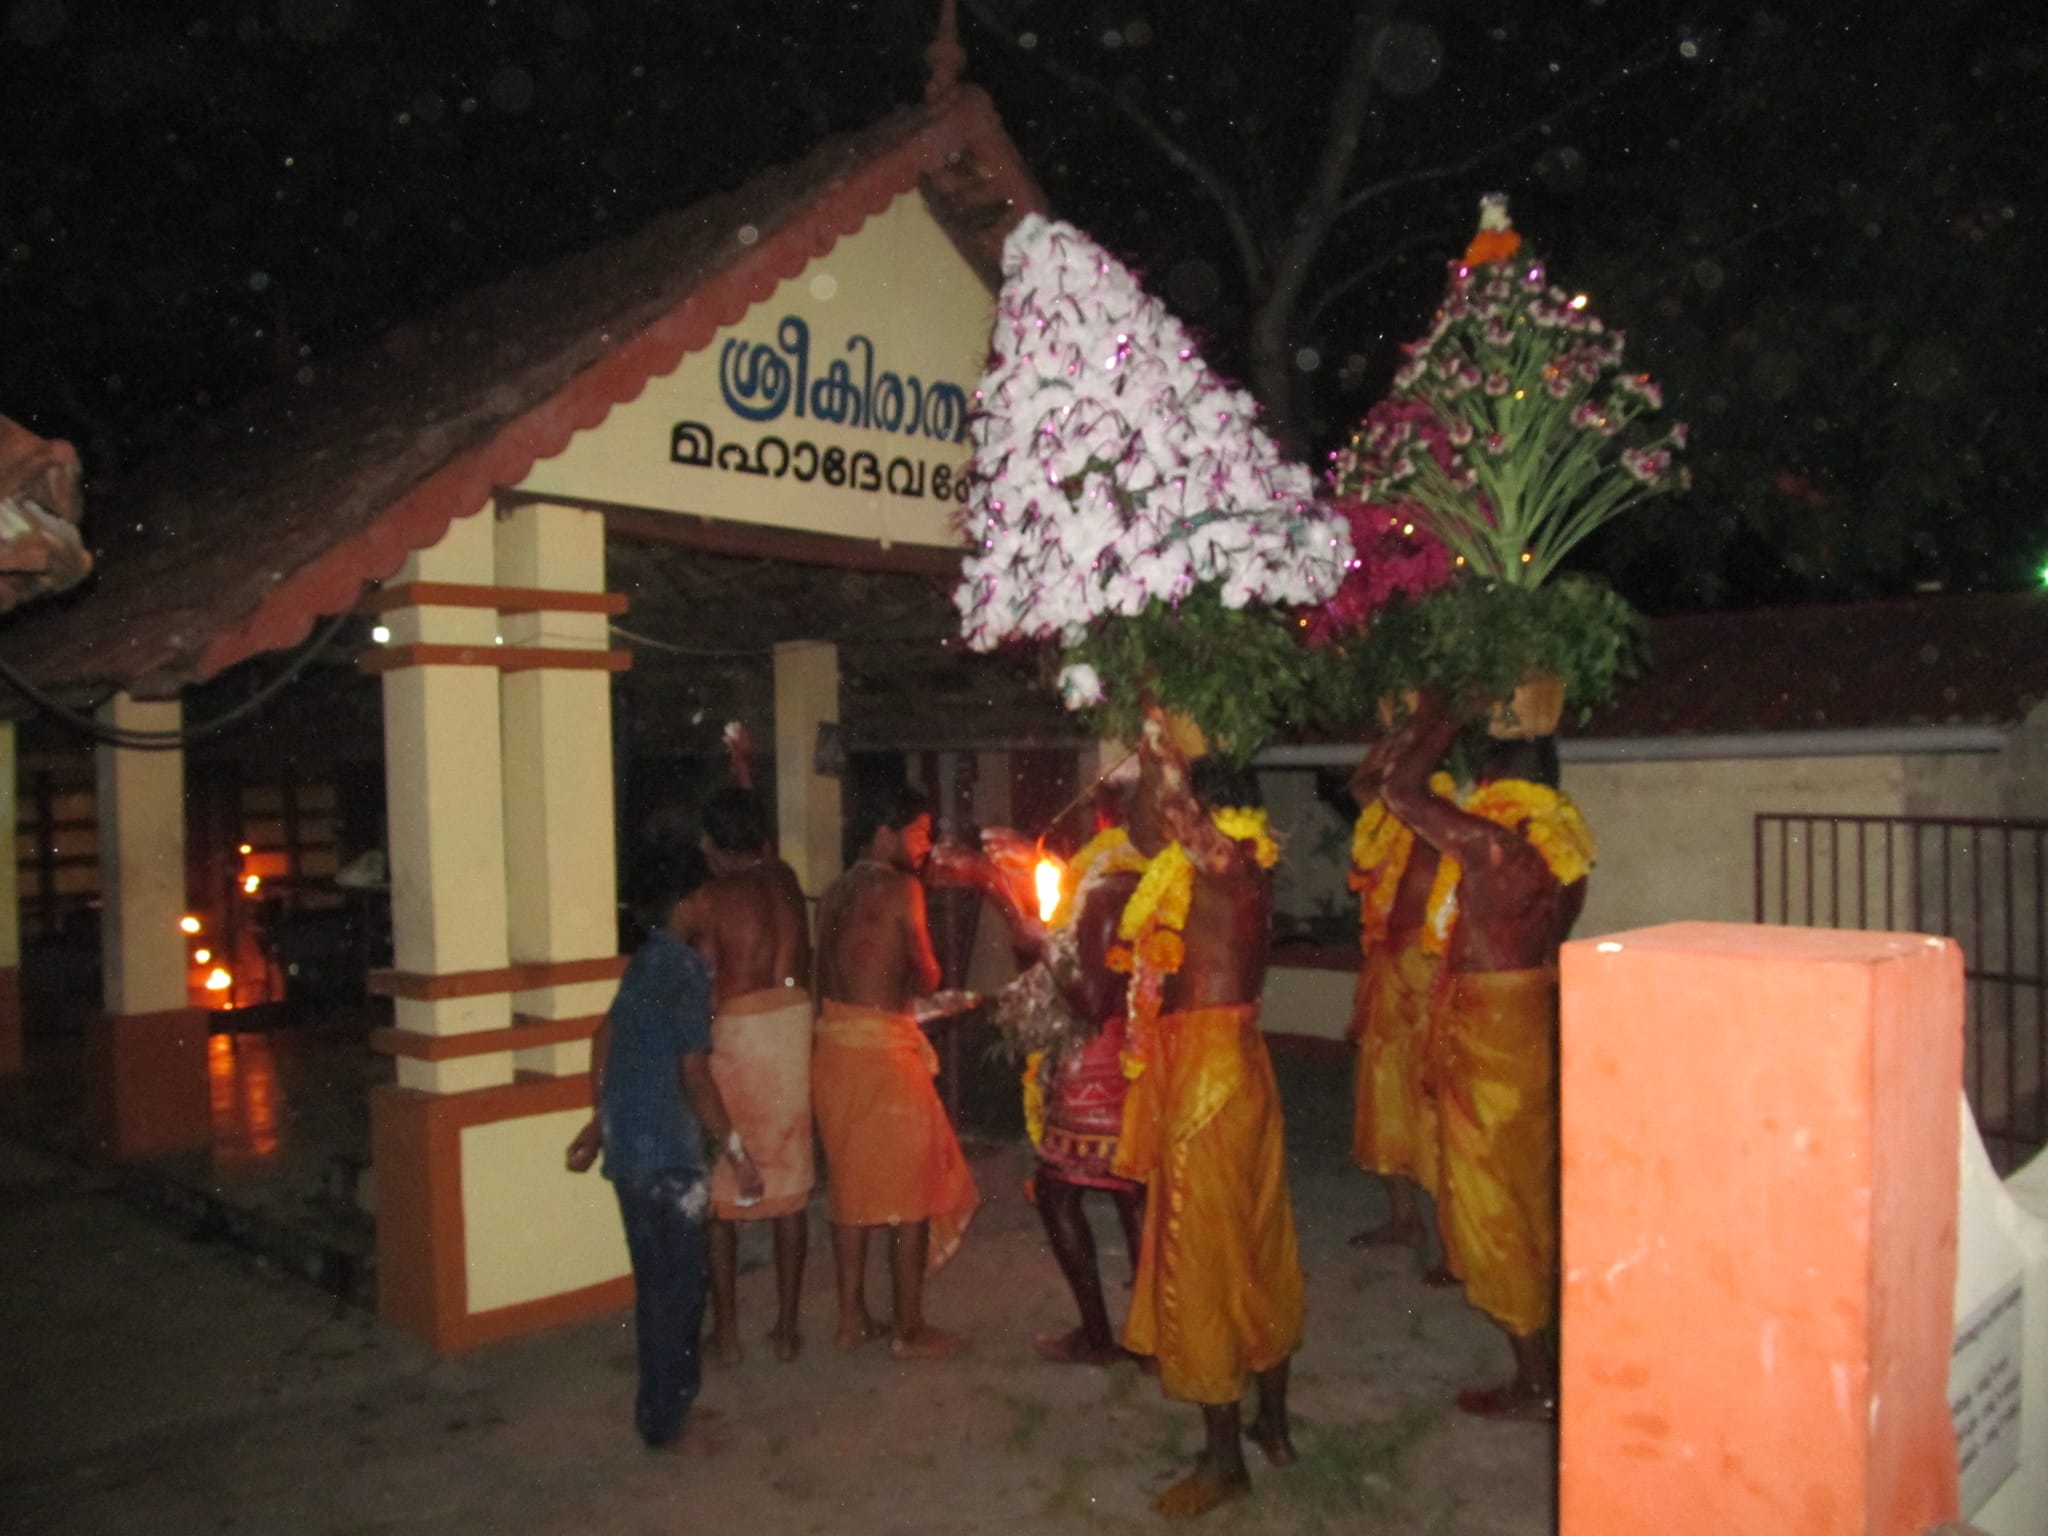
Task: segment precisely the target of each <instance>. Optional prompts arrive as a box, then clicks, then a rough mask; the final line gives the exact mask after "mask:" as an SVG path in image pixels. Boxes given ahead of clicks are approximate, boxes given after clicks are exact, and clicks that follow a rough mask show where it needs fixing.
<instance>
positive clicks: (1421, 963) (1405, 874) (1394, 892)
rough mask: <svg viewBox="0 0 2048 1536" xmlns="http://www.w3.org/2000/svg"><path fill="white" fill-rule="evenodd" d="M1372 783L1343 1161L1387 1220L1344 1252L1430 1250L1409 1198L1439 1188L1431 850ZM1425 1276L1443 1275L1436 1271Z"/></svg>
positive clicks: (1358, 788)
mask: <svg viewBox="0 0 2048 1536" xmlns="http://www.w3.org/2000/svg"><path fill="white" fill-rule="evenodd" d="M1377 780H1378V774H1377V771H1376V770H1375V771H1374V772H1373V773H1372V774H1371V776H1370V781H1369V782H1361V781H1360V780H1354V781H1353V783H1352V785H1351V788H1352V791H1353V797H1354V798H1355V799H1356V800H1357V801H1358V808H1359V813H1360V819H1361V824H1362V825H1368V824H1369V825H1370V826H1371V830H1373V831H1374V832H1375V833H1377V834H1378V835H1376V836H1374V837H1373V838H1372V841H1373V842H1374V844H1375V845H1377V847H1378V849H1379V855H1380V858H1381V859H1382V860H1383V861H1384V862H1383V863H1382V864H1381V865H1380V867H1377V868H1373V869H1365V870H1359V871H1357V872H1356V874H1355V877H1354V878H1355V879H1359V880H1363V881H1364V882H1365V890H1364V900H1363V902H1362V903H1361V911H1360V915H1359V920H1360V925H1361V926H1360V933H1359V940H1360V947H1361V949H1362V952H1363V955H1362V960H1363V963H1362V964H1361V965H1360V967H1359V972H1358V986H1357V990H1356V995H1355V997H1354V998H1353V1001H1352V1012H1351V1035H1352V1038H1353V1039H1354V1040H1355V1041H1356V1042H1357V1044H1358V1063H1357V1076H1356V1078H1355V1080H1354V1083H1353V1087H1354V1094H1353V1109H1352V1129H1351V1155H1352V1160H1353V1161H1355V1162H1356V1163H1357V1164H1358V1166H1359V1167H1361V1168H1363V1169H1365V1170H1366V1171H1367V1172H1368V1173H1376V1174H1378V1175H1379V1176H1380V1180H1381V1182H1382V1183H1383V1184H1384V1186H1385V1188H1386V1191H1387V1219H1386V1220H1385V1221H1384V1222H1382V1223H1380V1225H1378V1226H1376V1227H1370V1228H1368V1229H1367V1230H1365V1231H1363V1232H1360V1233H1357V1234H1356V1235H1354V1236H1353V1237H1352V1239H1351V1246H1352V1247H1354V1248H1372V1247H1379V1246H1382V1245H1387V1246H1402V1247H1408V1248H1412V1249H1414V1250H1415V1251H1416V1252H1417V1253H1421V1252H1423V1251H1425V1250H1426V1249H1427V1248H1428V1246H1429V1230H1428V1228H1427V1226H1426V1225H1425V1224H1424V1222H1423V1219H1422V1211H1421V1207H1420V1204H1419V1198H1418V1193H1417V1191H1418V1188H1420V1189H1423V1190H1428V1191H1429V1192H1430V1193H1431V1194H1432V1195H1434V1194H1435V1192H1436V1184H1437V1129H1436V1100H1435V1089H1434V1087H1433V1086H1432V1085H1431V1084H1430V1083H1429V1081H1428V1072H1427V1067H1428V1060H1427V1057H1428V1045H1429V1020H1430V1003H1431V1000H1432V996H1433V994H1434V992H1435V990H1436V982H1437V977H1438V974H1439V972H1440V971H1441V969H1442V964H1443V956H1442V954H1441V952H1440V946H1436V945H1432V944H1431V943H1430V942H1429V940H1428V939H1427V937H1426V934H1427V923H1426V918H1427V915H1428V914H1427V906H1428V901H1429V891H1430V886H1431V885H1432V883H1433V882H1434V881H1435V879H1436V870H1437V853H1436V849H1434V848H1432V847H1431V846H1430V845H1429V844H1428V843H1426V842H1424V841H1422V840H1421V839H1419V838H1417V837H1416V836H1415V834H1414V833H1413V832H1412V831H1410V830H1409V829H1408V828H1407V826H1406V825H1405V824H1404V823H1402V822H1401V821H1400V820H1399V818H1397V817H1396V816H1395V815H1394V813H1393V812H1392V811H1391V810H1390V809H1389V808H1388V807H1387V804H1386V802H1385V801H1384V800H1382V799H1381V798H1380V796H1379V791H1378V788H1377V787H1376V786H1377ZM1388 886H1391V887H1392V889H1391V892H1389V891H1388V890H1387V887H1388ZM1431 1278H1432V1279H1433V1280H1447V1279H1448V1278H1449V1276H1448V1274H1447V1272H1444V1271H1442V1270H1436V1271H1432V1275H1431Z"/></svg>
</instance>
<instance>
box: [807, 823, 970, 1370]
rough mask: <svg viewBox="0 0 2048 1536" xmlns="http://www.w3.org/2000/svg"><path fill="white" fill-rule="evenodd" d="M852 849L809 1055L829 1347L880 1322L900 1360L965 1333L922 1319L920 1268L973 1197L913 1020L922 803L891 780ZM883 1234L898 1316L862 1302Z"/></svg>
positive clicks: (824, 926)
mask: <svg viewBox="0 0 2048 1536" xmlns="http://www.w3.org/2000/svg"><path fill="white" fill-rule="evenodd" d="M856 830H857V831H862V830H864V831H865V834H866V835H865V837H864V838H863V840H862V841H861V843H860V844H859V846H860V848H861V855H860V857H859V858H858V859H857V860H856V861H855V862H854V865H853V867H852V868H851V869H849V870H848V871H847V872H846V873H845V874H844V875H842V876H840V878H839V879H838V880H837V881H836V882H834V884H833V886H832V888H831V890H829V891H828V892H826V894H825V901H824V906H823V908H822V909H821V910H820V912H819V915H818V998H819V1015H818V1024H817V1041H818V1043H817V1050H816V1053H815V1055H814V1056H813V1058H812V1066H811V1085H812V1099H813V1102H814V1104H815V1106H816V1109H817V1115H818V1131H819V1134H820V1136H821V1137H822V1138H823V1140H824V1143H825V1160H826V1163H827V1165H828V1168H829V1171H830V1173H831V1204H830V1207H829V1214H830V1217H831V1221H832V1260H833V1270H834V1274H835V1276H836V1279H837V1282H838V1292H839V1329H838V1333H837V1336H836V1337H835V1339H834V1341H833V1342H834V1343H835V1344H836V1345H837V1346H838V1347H839V1348H840V1349H857V1348H859V1347H860V1346H861V1345H862V1344H864V1343H866V1342H867V1341H868V1340H870V1339H874V1338H879V1337H881V1336H882V1334H883V1333H884V1332H885V1331H887V1332H888V1333H889V1335H890V1342H889V1351H890V1353H891V1354H893V1355H895V1356H896V1357H897V1358H899V1359H922V1358H932V1357H937V1356H943V1355H951V1354H956V1353H958V1352H959V1351H960V1350H961V1349H963V1348H964V1347H965V1346H966V1340H965V1339H962V1338H960V1337H959V1336H958V1335H955V1334H951V1333H947V1332H945V1331H943V1330H942V1329H938V1328H934V1327H933V1326H932V1325H931V1324H930V1323H928V1322H927V1321H925V1316H924V1282H925V1276H926V1275H927V1274H928V1273H929V1272H931V1271H935V1270H937V1269H938V1267H939V1266H940V1265H942V1264H943V1263H945V1262H946V1260H947V1259H949V1258H951V1257H952V1256H953V1253H954V1252H955V1250H956V1249H958V1247H959V1246H960V1238H961V1235H962V1233H964V1232H965V1231H966V1228H967V1223H968V1221H969V1219H970V1218H971V1217H972V1216H973V1214H974V1210H975V1207H976V1206H977V1205H979V1204H980V1201H981V1197H980V1195H979V1193H978V1192H977V1191H976V1189H975V1187H974V1177H973V1175H972V1174H971V1173H970V1172H969V1171H968V1168H967V1162H966V1159H965V1158H964V1157H962V1156H961V1152H960V1143H959V1140H958V1139H957V1138H956V1137H955V1136H954V1134H953V1127H952V1124H951V1122H949V1121H948V1120H947V1118H946V1111H945V1108H944V1106H943V1105H941V1104H940V1103H939V1096H938V1094H937V1093H936V1092H935V1091H934V1090H933V1087H932V1076H933V1074H934V1073H936V1072H937V1071H938V1057H937V1055H936V1054H935V1053H934V1052H933V1050H932V1047H931V1043H930V1042H929V1041H928V1040H926V1039H925V1036H924V1031H923V1030H921V1029H920V1028H919V1027H918V1023H917V1020H916V1018H915V1017H914V1016H913V1015H912V1012H911V1006H912V1003H913V1001H914V1000H915V999H916V998H918V997H921V996H925V995H927V994H929V993H930V992H931V990H932V989H933V988H934V987H935V986H937V985H938V981H939V963H938V959H937V957H936V956H935V955H934V954H933V953H932V941H931V933H930V930H929V929H928V928H927V926H926V923H925V900H924V888H923V886H921V885H920V884H919V883H918V880H917V875H916V870H917V869H918V867H919V866H920V865H921V864H922V863H923V862H924V860H925V857H926V855H927V854H929V853H930V851H931V843H932V813H931V805H930V803H929V802H928V801H927V800H926V799H925V798H924V796H923V795H922V794H920V793H919V792H918V791H916V790H914V789H912V788H911V787H910V786H908V785H904V786H901V787H900V788H899V789H898V791H897V792H896V793H895V795H894V796H893V798H892V799H891V801H890V802H889V803H888V804H887V805H886V806H885V807H884V808H883V810H882V813H881V814H880V815H879V816H875V817H874V818H873V820H872V822H871V824H869V825H868V826H867V827H866V828H864V829H862V828H858V827H857V828H856ZM876 1227H887V1228H889V1232H890V1274H891V1277H892V1282H893V1284H892V1290H893V1292H894V1298H893V1299H894V1302H895V1317H894V1320H893V1323H892V1325H891V1326H890V1327H889V1328H888V1329H887V1330H885V1329H884V1328H883V1326H882V1324H881V1323H879V1322H877V1321H876V1320H875V1318H874V1317H873V1316H871V1315H870V1314H869V1312H868V1309H867V1297H866V1279H867V1250H868V1233H869V1232H870V1231H871V1230H872V1229H874V1228H876Z"/></svg>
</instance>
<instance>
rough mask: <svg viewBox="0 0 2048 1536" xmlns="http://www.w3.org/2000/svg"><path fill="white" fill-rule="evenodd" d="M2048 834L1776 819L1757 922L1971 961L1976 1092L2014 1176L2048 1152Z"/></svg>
mask: <svg viewBox="0 0 2048 1536" xmlns="http://www.w3.org/2000/svg"><path fill="white" fill-rule="evenodd" d="M2044 849H2048V821H2005V820H1992V819H1984V818H1971V817H1940V816H1848V815H1828V814H1824V813H1814V814H1806V813H1798V812H1776V811H1773V812H1764V813H1762V814H1760V815H1758V816H1757V818H1756V822H1755V829H1754V854H1755V875H1756V920H1757V921H1758V922H1759V923H1776V924H1785V925H1791V926H1796V927H1823V928H1861V929H1891V930H1898V931H1901V932H1907V933H1931V934H1940V935H1943V936H1945V937H1948V938H1952V939H1954V940H1955V941H1956V942H1957V943H1958V944H1960V945H1961V946H1962V949H1963V965H1964V976H1965V984H1964V997H1965V1005H1964V1006H1965V1016H1964V1036H1963V1040H1964V1056H1963V1084H1964V1087H1965V1089H1966V1091H1967V1092H1968V1094H1969V1098H1970V1107H1971V1109H1972V1110H1973V1111H1974V1112H1975V1113H1976V1116H1977V1125H1978V1128H1979V1130H1980V1131H1981V1132H1982V1133H1983V1136H1984V1143H1985V1146H1986V1148H1987V1149H1988V1150H1989V1152H1990V1153H1991V1157H1992V1160H1993V1161H1994V1162H1995V1163H1996V1164H1997V1166H1998V1168H1999V1170H2000V1172H2002V1173H2003V1172H2009V1171H2011V1170H2012V1169H2013V1168H2016V1167H2018V1166H2019V1165H2020V1164H2021V1163H2023V1162H2025V1161H2026V1160H2027V1159H2028V1158H2030V1157H2031V1156H2033V1154H2034V1153H2035V1152H2037V1151H2039V1150H2040V1149H2041V1147H2042V1146H2043V1145H2044V1144H2048V1092H2044V1080H2043V1062H2044V1057H2048V963H2044V947H2048V903H2044V899H2043V898H2044V894H2048V886H2044V879H2048V876H2044V868H2043V852H2044Z"/></svg>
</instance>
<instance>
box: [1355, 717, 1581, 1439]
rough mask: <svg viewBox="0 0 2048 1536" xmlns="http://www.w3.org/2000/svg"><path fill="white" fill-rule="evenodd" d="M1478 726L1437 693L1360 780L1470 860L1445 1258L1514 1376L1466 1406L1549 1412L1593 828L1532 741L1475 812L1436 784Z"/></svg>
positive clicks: (1492, 754) (1458, 929)
mask: <svg viewBox="0 0 2048 1536" xmlns="http://www.w3.org/2000/svg"><path fill="white" fill-rule="evenodd" d="M1466 723H1467V722H1466V720H1465V719H1464V718H1461V717H1460V716H1459V715H1458V714H1457V713H1454V712H1453V711H1451V710H1449V709H1447V708H1445V707H1444V705H1443V704H1442V703H1441V701H1439V700H1436V699H1434V698H1431V697H1428V696H1425V697H1424V698H1423V700H1422V701H1421V703H1420V705H1419V706H1418V708H1417V709H1416V711H1415V713H1414V715H1413V717H1412V718H1411V719H1410V720H1409V722H1408V724H1407V725H1406V726H1405V727H1403V729H1401V730H1400V731H1399V732H1397V733H1396V734H1395V735H1394V736H1393V737H1391V738H1389V740H1388V741H1387V742H1385V743H1384V744H1383V745H1382V746H1381V747H1380V748H1376V749H1375V750H1374V752H1373V754H1372V755H1371V756H1369V757H1368V758H1367V760H1366V763H1365V764H1364V765H1363V766H1362V767H1361V769H1360V773H1359V778H1358V781H1357V783H1358V787H1359V789H1360V790H1361V792H1366V791H1370V790H1372V789H1374V788H1377V790H1378V792H1379V793H1380V794H1381V795H1382V796H1383V797H1384V798H1385V800H1386V802H1387V804H1388V806H1389V807H1391V808H1392V809H1393V811H1394V813H1395V814H1396V815H1397V816H1399V817H1400V818H1401V819H1402V820H1403V821H1405V822H1406V823H1407V824H1408V825H1409V826H1410V827H1411V828H1413V829H1414V832H1415V835H1416V836H1417V837H1418V838H1421V839H1422V840H1423V841H1425V842H1427V843H1428V844H1429V845H1430V846H1431V847H1433V848H1435V849H1436V850H1437V852H1438V854H1439V855H1440V856H1442V857H1444V858H1447V859H1455V860H1457V861H1458V864H1459V866H1460V878H1459V881H1458V886H1457V916H1456V926H1455V928H1454V929H1453V931H1452V934H1451V940H1450V947H1449V953H1448V962H1447V963H1448V965H1449V967H1450V987H1449V989H1448V992H1447V994H1446V996H1445V997H1444V1000H1443V1002H1442V1005H1441V1008H1440V1011H1439V1013H1438V1015H1437V1018H1436V1022H1435V1031H1434V1034H1435V1040H1434V1044H1433V1047H1432V1052H1431V1054H1432V1066H1431V1077H1432V1080H1433V1082H1434V1084H1435V1086H1436V1091H1437V1117H1438V1128H1439V1144H1440V1148H1441V1162H1440V1194H1439V1197H1438V1217H1437V1220H1438V1226H1439V1227H1440V1229H1441V1231H1442V1234H1443V1239H1444V1257H1445V1261H1446V1263H1447V1264H1448V1265H1449V1267H1450V1269H1451V1271H1452V1272H1453V1273H1454V1274H1456V1275H1457V1276H1458V1277H1459V1278H1460V1279H1462V1280H1463V1281H1464V1282H1465V1293H1466V1296H1467V1297H1468V1298H1469V1299H1470V1300H1471V1302H1472V1304H1473V1305H1474V1306H1476V1307H1478V1308H1480V1309H1481V1310H1482V1311H1484V1312H1485V1313H1486V1314H1487V1315H1488V1316H1490V1317H1491V1318H1493V1320H1494V1321H1495V1322H1496V1323H1498V1324H1499V1325H1500V1327H1501V1329H1502V1331H1504V1332H1505V1333H1506V1334H1507V1336H1508V1342H1509V1344H1510V1346H1511V1347H1512V1348H1513V1351H1514V1357H1515V1375H1514V1378H1513V1379H1512V1380H1511V1381H1509V1382H1508V1383H1507V1384H1506V1385H1504V1386H1501V1387H1496V1388H1489V1389H1487V1390H1484V1391H1471V1392H1461V1393H1460V1394H1459V1395H1458V1406H1459V1407H1460V1408H1462V1409H1464V1410H1465V1411H1466V1412H1468V1413H1475V1414H1479V1415H1482V1416H1484V1417H1487V1418H1514V1419H1545V1420H1547V1419H1553V1418H1555V1417H1556V1413H1557V1366H1556V1362H1555V1360H1554V1358H1553V1356H1552V1353H1551V1348H1550V1338H1549V1330H1550V1327H1551V1324H1552V1323H1553V1322H1554V1321H1555V1320H1556V1315H1557V1252H1558V1219H1557V1171H1558V1167H1557V1039H1556V1036H1557V951H1558V946H1559V944H1561V943H1562V942H1563V940H1564V938H1565V935H1566V934H1567V933H1568V932H1569V931H1570V929H1571V925H1572V923H1573V922H1574V921H1575V920H1576V919H1577V917H1578V914H1579V909H1580V907H1581V906H1582V905H1583V904H1584V901H1585V880H1584V871H1585V867H1586V866H1587V865H1588V864H1589V863H1590V861H1591V854H1592V847H1591V838H1590V836H1588V835H1587V834H1586V832H1585V826H1584V823H1583V821H1580V820H1579V819H1578V814H1577V812H1576V810H1574V809H1572V807H1571V803H1570V801H1568V800H1565V799H1564V798H1563V797H1562V796H1560V795H1558V794H1557V793H1556V792H1555V791H1554V790H1551V789H1549V788H1548V787H1547V786H1544V785H1542V784H1540V783H1538V782H1535V780H1536V778H1537V776H1538V774H1539V773H1540V769H1538V768H1536V767H1535V766H1534V765H1533V762H1532V759H1533V758H1534V757H1535V756H1536V755H1537V749H1536V747H1535V745H1534V744H1533V743H1529V742H1504V743H1496V744H1494V746H1493V747H1492V748H1491V749H1490V750H1489V752H1488V755H1487V759H1486V761H1485V762H1484V763H1483V764H1482V767H1481V770H1480V774H1479V780H1480V789H1479V791H1478V792H1477V793H1476V794H1475V795H1474V796H1473V797H1472V799H1471V800H1470V801H1468V804H1469V805H1470V806H1471V807H1472V808H1473V809H1460V808H1459V806H1458V805H1456V804H1454V803H1453V802H1452V801H1450V800H1448V799H1445V798H1444V797H1442V796H1440V795H1437V794H1434V793H1432V792H1431V790H1430V788H1429V776H1430V773H1431V771H1432V770H1434V769H1435V768H1436V766H1437V765H1438V764H1439V763H1440V762H1441V761H1442V760H1443V757H1444V754H1445V752H1447V751H1448V750H1449V748H1450V746H1451V743H1452V741H1453V740H1455V738H1456V737H1457V734H1458V732H1459V731H1460V730H1461V729H1462V728H1463V726H1464V725H1465V724H1466ZM1375 779H1379V780H1381V782H1379V783H1378V784H1377V785H1375V783H1374V780H1375ZM1490 788H1491V789H1492V790H1494V791H1495V792H1494V793H1492V794H1491V797H1490V798H1489V789H1490ZM1475 810H1479V811H1483V814H1474V811H1475ZM1539 822H1540V823H1541V825H1540V826H1539V824H1538V823H1539ZM1539 843H1540V844H1541V845H1542V846H1543V847H1544V848H1545V849H1547V850H1548V851H1547V852H1539V851H1538V847H1539ZM1553 861H1554V863H1555V865H1556V868H1555V869H1554V868H1553ZM1559 870H1562V871H1563V872H1564V874H1565V875H1566V876H1568V878H1560V874H1559V873H1558V871H1559Z"/></svg>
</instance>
